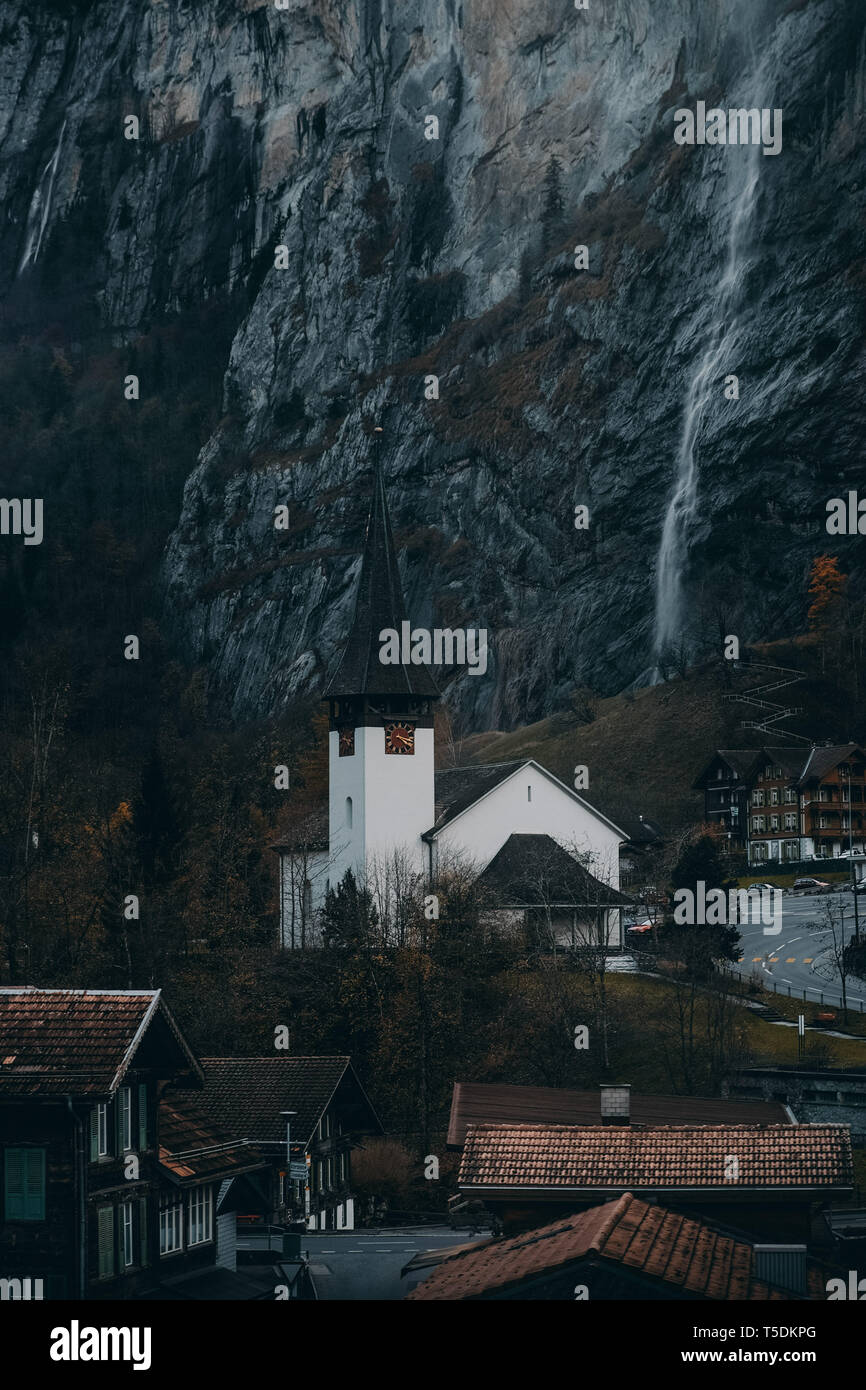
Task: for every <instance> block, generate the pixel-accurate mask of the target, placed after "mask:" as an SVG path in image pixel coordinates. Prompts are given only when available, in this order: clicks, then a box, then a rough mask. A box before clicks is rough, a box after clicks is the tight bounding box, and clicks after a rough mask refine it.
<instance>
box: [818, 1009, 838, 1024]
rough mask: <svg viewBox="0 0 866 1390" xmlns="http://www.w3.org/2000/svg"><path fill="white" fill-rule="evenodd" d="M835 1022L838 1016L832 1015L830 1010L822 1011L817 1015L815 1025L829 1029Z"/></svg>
mask: <svg viewBox="0 0 866 1390" xmlns="http://www.w3.org/2000/svg"><path fill="white" fill-rule="evenodd" d="M835 1022H836V1015H835V1014H834V1013H831V1011H830V1010H829V1009H822V1011H821V1012H820V1013H818V1014H816V1015H815V1023H816V1024H818V1025H819V1026H820V1027H821V1028H829V1027H830V1026H831V1024H833V1023H835Z"/></svg>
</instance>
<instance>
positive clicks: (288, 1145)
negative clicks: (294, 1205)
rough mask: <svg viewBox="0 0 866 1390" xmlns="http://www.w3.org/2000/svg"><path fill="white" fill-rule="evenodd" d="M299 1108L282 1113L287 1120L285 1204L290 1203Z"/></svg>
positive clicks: (282, 1111)
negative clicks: (293, 1147)
mask: <svg viewBox="0 0 866 1390" xmlns="http://www.w3.org/2000/svg"><path fill="white" fill-rule="evenodd" d="M297 1113H298V1112H297V1110H281V1111H280V1114H281V1115H283V1116H284V1117H285V1121H286V1187H285V1192H284V1193H283V1205H284V1206H285V1207H286V1208H288V1205H289V1183H290V1182H291V1181H292V1120H293V1119H294V1117H295V1116H296V1115H297Z"/></svg>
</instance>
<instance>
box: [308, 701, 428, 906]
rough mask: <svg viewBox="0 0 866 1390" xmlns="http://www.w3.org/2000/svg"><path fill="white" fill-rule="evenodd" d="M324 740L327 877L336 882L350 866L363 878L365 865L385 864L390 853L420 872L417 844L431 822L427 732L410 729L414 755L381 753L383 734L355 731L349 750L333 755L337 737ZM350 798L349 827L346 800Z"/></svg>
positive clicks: (422, 858) (422, 856) (421, 851)
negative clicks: (327, 791)
mask: <svg viewBox="0 0 866 1390" xmlns="http://www.w3.org/2000/svg"><path fill="white" fill-rule="evenodd" d="M329 742H330V748H329V752H330V758H329V763H330V797H329V828H330V845H331V864H330V870H329V872H330V879H331V884H332V886H333V885H335V884H337V883H339V881H340V880H341V879H342V878H343V875H344V874H345V873H346V870H347V869H349V868H351V869H353V870H354V872H355V874H356V875H357V876H358V878H359V879H360V878H363V877H364V874H365V870H366V868H367V867H368V866H371V865H373V864H374V863H375V862H377V861H378V862H379V863H385V862H386V861H387V860H388V859H389V858H391V856H392V855H393V854H394V852H395V850H397V851H400V852H405V854H406V857H407V860H408V861H411V862H412V863H413V864H415V865H417V868H418V870H419V871H420V870H422V869H424V868H426V850H425V847H424V845H423V842H422V840H421V835H422V834H423V832H424V831H425V830H429V829H430V826H431V825H432V824H433V820H434V816H435V811H434V801H433V787H434V780H433V730H432V729H423V728H416V730H415V752H414V753H407V754H400V753H386V752H385V732H384V729H382V728H381V727H379V728H358V729H356V730H355V752H354V754H352V755H351V756H350V757H344V758H341V757H340V756H339V751H338V750H339V736H338V734H337V733H336V731H332V732H331V734H330V736H329ZM350 798H351V802H352V808H351V824H349V817H348V815H347V800H348V799H350Z"/></svg>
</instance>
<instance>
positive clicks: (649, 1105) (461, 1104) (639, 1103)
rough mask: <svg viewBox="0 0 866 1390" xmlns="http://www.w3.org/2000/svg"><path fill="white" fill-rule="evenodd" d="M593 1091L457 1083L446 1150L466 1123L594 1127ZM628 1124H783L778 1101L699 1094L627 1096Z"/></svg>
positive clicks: (596, 1100) (596, 1102)
mask: <svg viewBox="0 0 866 1390" xmlns="http://www.w3.org/2000/svg"><path fill="white" fill-rule="evenodd" d="M600 1106H601V1097H600V1093H599V1092H598V1091H567V1090H560V1089H558V1088H557V1087H555V1086H505V1085H487V1084H484V1083H482V1082H466V1081H457V1082H455V1083H454V1089H453V1091H452V1094H451V1118H450V1120H449V1124H448V1141H447V1142H448V1146H449V1147H450V1148H462V1147H463V1141H464V1139H465V1138H466V1130H467V1128H468V1126H469V1125H482V1124H499V1125H504V1124H520V1123H522V1124H559V1125H563V1124H569V1125H575V1124H580V1125H595V1126H597V1125H598V1123H599V1115H600ZM631 1119H632V1124H633V1125H711V1124H728V1125H738V1124H759V1125H760V1124H763V1125H772V1124H776V1125H778V1124H789V1123H790V1120H789V1118H788V1115H787V1114H786V1112H785V1107H784V1106H783V1105H781V1104H780V1103H779V1102H778V1101H758V1100H718V1099H709V1098H708V1097H705V1096H644V1095H638V1094H636V1093H635V1092H634V1091H632V1093H631Z"/></svg>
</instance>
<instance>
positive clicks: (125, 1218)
mask: <svg viewBox="0 0 866 1390" xmlns="http://www.w3.org/2000/svg"><path fill="white" fill-rule="evenodd" d="M134 1212H135V1203H134V1202H121V1204H120V1222H121V1237H122V1240H121V1244H122V1251H121V1254H122V1259H123V1267H124V1269H129V1267H130V1265H134V1264H135V1225H134V1220H135V1217H134Z"/></svg>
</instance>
